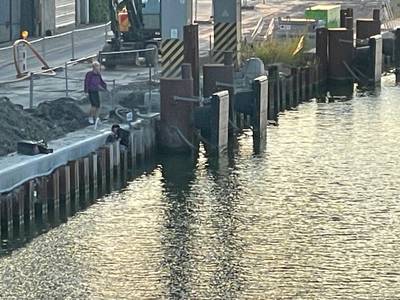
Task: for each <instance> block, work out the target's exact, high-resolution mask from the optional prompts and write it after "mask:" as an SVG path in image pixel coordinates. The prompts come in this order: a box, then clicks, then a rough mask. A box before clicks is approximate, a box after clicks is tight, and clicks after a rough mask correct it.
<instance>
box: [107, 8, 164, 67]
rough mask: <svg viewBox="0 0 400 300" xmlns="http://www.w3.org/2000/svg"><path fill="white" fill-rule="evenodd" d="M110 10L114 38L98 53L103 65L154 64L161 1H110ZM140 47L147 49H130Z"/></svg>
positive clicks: (156, 54) (157, 44) (159, 27)
mask: <svg viewBox="0 0 400 300" xmlns="http://www.w3.org/2000/svg"><path fill="white" fill-rule="evenodd" d="M109 10H110V21H111V30H112V32H113V37H112V38H111V40H109V41H107V43H106V45H105V46H104V47H103V50H102V51H101V52H100V54H99V58H100V62H101V64H102V65H104V66H105V67H106V68H114V67H115V66H116V65H127V64H134V65H139V64H140V62H143V61H144V63H145V64H146V65H149V66H154V65H155V64H156V63H157V60H158V48H159V45H160V43H161V13H160V12H161V5H160V0H109ZM140 49H148V51H141V52H133V51H131V50H140ZM141 58H142V59H141Z"/></svg>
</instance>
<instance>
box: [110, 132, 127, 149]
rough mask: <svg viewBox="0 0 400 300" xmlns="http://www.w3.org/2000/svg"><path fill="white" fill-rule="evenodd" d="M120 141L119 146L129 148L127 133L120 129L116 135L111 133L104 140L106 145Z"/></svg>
mask: <svg viewBox="0 0 400 300" xmlns="http://www.w3.org/2000/svg"><path fill="white" fill-rule="evenodd" d="M118 140H119V141H120V144H121V145H122V146H125V147H126V148H128V147H129V131H127V130H124V129H122V128H118V131H117V134H115V133H113V132H112V133H111V134H110V135H109V136H108V137H107V140H106V144H112V143H114V142H116V141H118Z"/></svg>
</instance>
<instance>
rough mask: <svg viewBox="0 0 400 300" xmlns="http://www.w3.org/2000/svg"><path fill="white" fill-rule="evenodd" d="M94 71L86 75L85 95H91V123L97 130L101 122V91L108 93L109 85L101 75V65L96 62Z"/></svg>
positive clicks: (93, 64)
mask: <svg viewBox="0 0 400 300" xmlns="http://www.w3.org/2000/svg"><path fill="white" fill-rule="evenodd" d="M92 67H93V70H92V71H89V72H87V73H86V76H85V93H86V94H88V95H89V101H90V106H91V107H90V110H89V123H90V124H95V128H97V125H98V123H99V121H100V119H99V109H100V95H99V91H106V90H107V84H106V83H105V82H104V80H103V78H102V77H101V74H100V63H99V62H98V61H94V62H93V63H92Z"/></svg>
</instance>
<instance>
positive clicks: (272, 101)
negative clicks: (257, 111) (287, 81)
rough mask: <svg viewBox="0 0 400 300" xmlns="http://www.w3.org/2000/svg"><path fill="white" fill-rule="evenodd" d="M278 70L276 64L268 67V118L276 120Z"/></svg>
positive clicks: (277, 111)
mask: <svg viewBox="0 0 400 300" xmlns="http://www.w3.org/2000/svg"><path fill="white" fill-rule="evenodd" d="M278 81H279V71H278V66H270V67H269V68H268V85H269V86H268V120H271V121H276V122H277V121H278V114H279V93H278V89H279V83H278Z"/></svg>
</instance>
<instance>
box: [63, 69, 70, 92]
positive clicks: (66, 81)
mask: <svg viewBox="0 0 400 300" xmlns="http://www.w3.org/2000/svg"><path fill="white" fill-rule="evenodd" d="M64 72H65V97H68V96H69V91H68V64H67V63H65V67H64Z"/></svg>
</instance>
